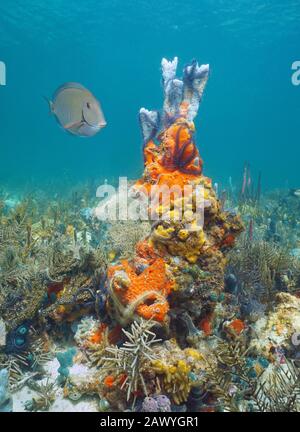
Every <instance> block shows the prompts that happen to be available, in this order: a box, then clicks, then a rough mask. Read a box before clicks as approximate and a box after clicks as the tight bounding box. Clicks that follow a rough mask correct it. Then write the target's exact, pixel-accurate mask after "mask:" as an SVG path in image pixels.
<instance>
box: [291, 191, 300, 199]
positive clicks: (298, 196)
mask: <svg viewBox="0 0 300 432" xmlns="http://www.w3.org/2000/svg"><path fill="white" fill-rule="evenodd" d="M290 195H291V196H293V197H296V198H300V189H290Z"/></svg>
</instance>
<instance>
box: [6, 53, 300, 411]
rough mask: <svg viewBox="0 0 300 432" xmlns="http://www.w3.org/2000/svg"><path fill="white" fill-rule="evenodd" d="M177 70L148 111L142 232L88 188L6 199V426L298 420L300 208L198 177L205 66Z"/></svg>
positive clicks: (134, 199)
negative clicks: (197, 416) (36, 414)
mask: <svg viewBox="0 0 300 432" xmlns="http://www.w3.org/2000/svg"><path fill="white" fill-rule="evenodd" d="M177 66H178V59H177V58H175V59H174V60H172V61H168V60H166V59H163V60H162V78H163V80H162V84H163V93H164V102H163V110H162V112H158V111H149V110H147V109H145V108H142V109H141V110H140V115H139V120H140V126H141V131H142V139H143V156H144V171H143V174H142V176H141V178H140V179H138V180H135V181H132V182H130V194H129V195H130V196H129V197H128V198H129V202H130V205H134V206H135V207H134V208H135V209H139V210H141V209H142V210H141V212H140V213H139V214H138V215H137V217H136V218H134V220H129V221H125V220H124V221H123V220H121V221H119V220H105V221H103V220H99V212H100V211H101V208H100V207H99V203H97V200H96V198H95V184H92V183H91V184H89V185H81V186H80V187H78V188H76V189H71V192H70V193H68V194H64V195H62V194H60V193H55V195H54V194H53V191H50V192H49V195H46V194H45V193H44V191H35V192H32V193H30V194H28V193H27V192H24V193H23V195H22V194H20V195H18V196H16V195H15V194H9V193H8V192H6V191H5V190H2V189H0V411H12V410H13V409H14V410H15V411H51V412H52V411H98V412H106V411H109V412H111V411H136V412H143V413H145V412H156V413H163V412H185V411H188V412H216V411H223V412H232V411H237V412H253V411H254V412H258V411H263V412H286V411H288V412H296V411H299V409H300V400H299V398H300V388H299V387H300V384H299V383H300V352H299V335H300V259H299V258H300V235H299V232H300V231H299V226H300V219H299V214H300V213H299V209H300V201H299V198H297V196H296V195H295V194H291V193H289V192H288V191H272V192H265V191H263V189H262V184H261V181H262V176H261V174H259V175H258V179H257V182H256V183H255V182H253V179H252V170H250V164H249V163H248V162H247V163H246V164H245V166H244V170H243V172H242V179H241V184H240V185H236V184H234V183H233V181H232V179H231V178H230V179H229V182H228V185H226V184H221V183H218V184H217V183H215V184H213V182H212V180H211V179H210V178H208V177H206V176H205V175H204V164H203V160H202V158H201V154H202V153H201V152H200V150H199V148H198V147H197V145H196V128H195V124H194V120H195V118H196V115H197V112H198V109H199V107H200V104H201V101H202V98H203V95H204V90H205V87H206V84H207V82H208V77H209V66H208V65H198V63H197V62H196V61H192V62H191V63H190V64H188V65H187V66H185V68H184V70H183V76H182V78H181V79H180V78H177V77H176V71H177ZM254 184H256V186H255V187H254V186H253V185H254ZM53 196H54V197H55V198H53ZM111 200H112V201H116V196H115V195H114V196H113V197H112V198H111Z"/></svg>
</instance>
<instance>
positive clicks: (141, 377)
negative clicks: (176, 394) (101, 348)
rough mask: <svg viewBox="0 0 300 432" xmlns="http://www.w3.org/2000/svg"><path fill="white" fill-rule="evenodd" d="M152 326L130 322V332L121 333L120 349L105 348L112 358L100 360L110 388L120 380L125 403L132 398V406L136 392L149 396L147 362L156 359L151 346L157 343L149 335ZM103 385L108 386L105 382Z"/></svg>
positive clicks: (155, 339)
mask: <svg viewBox="0 0 300 432" xmlns="http://www.w3.org/2000/svg"><path fill="white" fill-rule="evenodd" d="M154 324H155V323H154V322H153V321H145V320H141V321H140V322H139V323H137V322H136V321H135V322H133V323H132V324H131V327H130V331H129V330H124V329H122V331H123V333H124V335H125V336H126V338H127V340H126V341H125V342H124V344H123V345H122V346H121V347H120V348H119V347H117V346H115V347H108V348H106V351H107V353H109V354H111V356H110V357H105V358H103V366H102V369H104V370H105V369H106V370H107V371H108V372H109V374H110V375H109V377H112V380H111V385H113V383H114V381H117V382H118V380H119V382H120V380H121V382H120V390H124V391H125V392H126V398H127V401H128V400H129V399H130V398H131V397H132V396H133V403H134V402H135V398H136V395H137V392H138V391H141V392H142V393H143V394H144V395H146V396H148V389H147V380H146V378H145V373H146V369H147V365H148V364H149V362H151V361H152V360H154V358H155V357H156V356H155V355H154V353H153V345H154V344H157V343H158V342H159V341H160V340H159V339H157V338H156V335H155V333H153V332H152V331H151V329H152V327H153V326H154ZM106 382H107V384H108V378H106Z"/></svg>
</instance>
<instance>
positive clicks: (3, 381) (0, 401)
mask: <svg viewBox="0 0 300 432" xmlns="http://www.w3.org/2000/svg"><path fill="white" fill-rule="evenodd" d="M11 411H12V399H11V396H10V394H9V372H8V370H7V369H2V370H0V412H11Z"/></svg>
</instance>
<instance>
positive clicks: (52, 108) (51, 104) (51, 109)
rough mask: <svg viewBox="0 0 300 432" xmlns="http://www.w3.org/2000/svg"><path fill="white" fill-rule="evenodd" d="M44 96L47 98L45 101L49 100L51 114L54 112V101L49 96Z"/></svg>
mask: <svg viewBox="0 0 300 432" xmlns="http://www.w3.org/2000/svg"><path fill="white" fill-rule="evenodd" d="M43 98H44V99H45V101H46V102H47V104H48V106H49V114H50V115H51V114H53V113H54V106H53V102H52V101H51V100H50V99H48V98H47V96H43Z"/></svg>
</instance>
